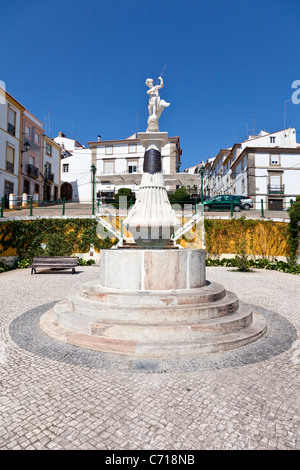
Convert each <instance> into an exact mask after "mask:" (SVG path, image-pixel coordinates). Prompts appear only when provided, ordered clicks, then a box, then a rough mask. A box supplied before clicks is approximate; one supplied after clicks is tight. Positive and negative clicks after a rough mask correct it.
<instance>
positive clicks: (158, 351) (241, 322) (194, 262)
mask: <svg viewBox="0 0 300 470" xmlns="http://www.w3.org/2000/svg"><path fill="white" fill-rule="evenodd" d="M41 327H42V329H43V330H44V331H45V333H47V334H48V335H49V336H51V337H53V338H55V339H57V340H59V341H62V342H64V343H68V344H73V345H75V346H79V347H83V348H86V349H92V350H96V351H101V352H106V353H117V354H121V355H126V356H131V357H178V356H187V355H189V356H193V355H199V354H201V353H213V352H220V351H225V350H229V349H233V348H236V347H238V346H242V345H244V344H248V343H250V342H252V341H254V340H256V339H257V338H259V337H260V336H262V335H263V334H264V332H265V329H266V322H265V320H264V317H263V316H261V315H260V314H258V313H256V312H254V311H253V310H252V308H251V307H250V306H249V305H247V304H245V303H244V302H241V301H239V299H238V298H237V296H236V295H235V294H234V293H232V292H228V291H226V290H225V289H224V287H223V286H222V285H221V284H217V283H211V282H208V281H206V277H205V251H204V250H134V249H130V250H102V251H101V259H100V280H95V281H93V282H91V283H87V284H84V285H83V286H82V287H81V289H80V291H79V292H77V293H74V294H71V295H69V296H68V297H67V298H66V299H65V300H63V301H61V302H58V303H57V304H56V305H55V306H54V308H53V309H52V310H50V311H49V312H47V313H46V314H45V315H44V316H43V317H42V318H41Z"/></svg>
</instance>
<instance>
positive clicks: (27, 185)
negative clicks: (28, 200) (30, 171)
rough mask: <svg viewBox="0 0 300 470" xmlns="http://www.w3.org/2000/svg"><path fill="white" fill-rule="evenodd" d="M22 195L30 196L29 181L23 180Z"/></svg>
mask: <svg viewBox="0 0 300 470" xmlns="http://www.w3.org/2000/svg"><path fill="white" fill-rule="evenodd" d="M23 193H25V194H30V181H28V180H24V184H23Z"/></svg>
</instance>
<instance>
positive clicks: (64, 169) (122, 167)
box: [54, 132, 181, 202]
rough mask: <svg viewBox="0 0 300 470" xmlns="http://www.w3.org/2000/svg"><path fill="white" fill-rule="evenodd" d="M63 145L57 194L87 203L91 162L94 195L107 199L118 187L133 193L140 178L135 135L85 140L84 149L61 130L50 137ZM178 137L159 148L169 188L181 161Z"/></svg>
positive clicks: (140, 151) (140, 149)
mask: <svg viewBox="0 0 300 470" xmlns="http://www.w3.org/2000/svg"><path fill="white" fill-rule="evenodd" d="M54 141H55V142H56V143H59V144H60V145H61V146H62V147H63V157H62V160H61V183H62V184H61V197H64V198H65V199H66V200H70V199H72V200H73V201H79V202H88V201H91V200H92V198H93V184H92V181H93V174H92V171H91V168H92V165H94V166H95V168H96V172H95V179H94V181H95V184H94V190H95V196H98V197H101V198H102V199H103V200H104V199H106V200H107V199H111V198H113V195H114V194H115V193H116V192H118V190H119V189H120V188H130V189H131V190H132V191H134V192H137V191H138V189H139V184H140V181H141V178H142V172H143V162H144V148H143V146H142V145H141V144H140V142H139V141H138V139H137V136H136V134H134V135H132V136H130V137H128V138H127V139H122V140H106V141H103V140H101V138H100V136H98V139H97V141H94V142H88V147H87V148H85V147H84V146H83V145H81V144H80V143H79V142H77V141H76V140H73V139H69V138H67V137H66V136H65V135H64V134H62V133H61V132H60V133H59V135H58V137H56V138H55V139H54ZM180 156H181V148H180V141H179V137H169V139H168V143H167V144H166V145H165V147H163V149H162V168H163V173H164V176H165V179H166V180H168V187H167V189H168V190H169V191H172V190H173V189H176V185H177V184H178V182H177V181H176V178H173V177H174V175H176V174H177V172H178V171H179V168H180V165H181V161H180Z"/></svg>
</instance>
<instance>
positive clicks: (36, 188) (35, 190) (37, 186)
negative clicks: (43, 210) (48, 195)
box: [34, 184, 40, 194]
mask: <svg viewBox="0 0 300 470" xmlns="http://www.w3.org/2000/svg"><path fill="white" fill-rule="evenodd" d="M34 192H35V193H36V194H39V193H40V186H39V185H38V184H35V185H34Z"/></svg>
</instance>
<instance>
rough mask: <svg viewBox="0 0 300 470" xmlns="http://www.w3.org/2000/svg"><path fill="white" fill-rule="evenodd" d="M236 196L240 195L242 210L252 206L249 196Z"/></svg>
mask: <svg viewBox="0 0 300 470" xmlns="http://www.w3.org/2000/svg"><path fill="white" fill-rule="evenodd" d="M236 196H238V197H240V198H241V200H242V203H243V210H245V211H248V210H249V209H251V208H252V207H253V201H252V199H251V197H250V196H241V195H240V194H237V195H236Z"/></svg>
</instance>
